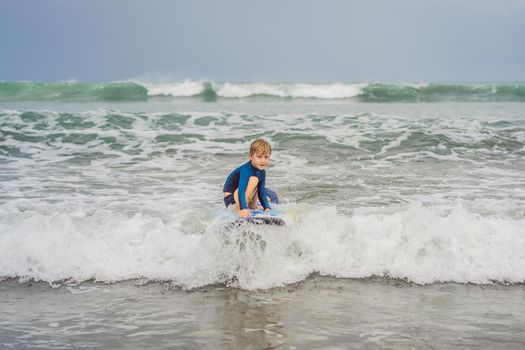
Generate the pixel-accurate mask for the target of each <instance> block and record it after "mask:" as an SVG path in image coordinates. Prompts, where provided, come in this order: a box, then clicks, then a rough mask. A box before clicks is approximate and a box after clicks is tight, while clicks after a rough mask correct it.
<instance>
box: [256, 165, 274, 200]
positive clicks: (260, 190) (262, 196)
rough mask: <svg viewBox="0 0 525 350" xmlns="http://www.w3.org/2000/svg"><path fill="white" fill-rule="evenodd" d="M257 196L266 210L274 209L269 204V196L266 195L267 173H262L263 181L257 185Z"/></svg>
mask: <svg viewBox="0 0 525 350" xmlns="http://www.w3.org/2000/svg"><path fill="white" fill-rule="evenodd" d="M257 195H258V196H259V202H261V204H262V206H263V207H264V209H272V208H271V207H270V205H269V204H268V196H267V195H266V171H263V172H262V173H261V179H260V180H259V184H258V185H257Z"/></svg>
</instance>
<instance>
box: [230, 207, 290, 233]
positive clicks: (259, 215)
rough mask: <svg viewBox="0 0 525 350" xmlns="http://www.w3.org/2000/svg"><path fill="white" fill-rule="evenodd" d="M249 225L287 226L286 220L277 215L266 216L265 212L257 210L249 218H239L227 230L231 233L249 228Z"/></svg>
mask: <svg viewBox="0 0 525 350" xmlns="http://www.w3.org/2000/svg"><path fill="white" fill-rule="evenodd" d="M249 225H257V226H261V225H269V226H285V225H286V223H285V222H284V220H283V219H282V218H281V217H279V216H278V215H276V214H266V213H265V212H263V211H260V210H257V211H252V212H251V215H250V216H249V217H247V218H241V217H238V218H236V219H235V220H233V221H232V222H230V223H228V224H226V226H225V227H224V229H225V230H227V231H230V230H232V229H235V228H238V227H242V226H249Z"/></svg>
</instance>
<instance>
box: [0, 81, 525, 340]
mask: <svg viewBox="0 0 525 350" xmlns="http://www.w3.org/2000/svg"><path fill="white" fill-rule="evenodd" d="M257 138H264V139H266V140H267V141H269V142H270V144H271V146H272V154H271V159H270V166H269V168H268V169H267V175H266V185H267V187H268V188H271V189H273V190H274V191H276V192H277V193H278V195H279V203H278V204H274V205H272V209H273V210H274V211H275V212H276V213H278V214H279V215H280V216H282V217H283V218H284V221H285V222H286V225H285V226H282V227H280V226H257V227H255V226H254V227H250V228H246V227H241V228H239V229H233V230H225V229H224V227H225V223H226V219H225V218H228V217H231V215H234V214H233V213H232V212H231V211H229V210H227V209H225V208H224V204H223V194H222V186H223V184H224V180H225V178H226V176H227V175H228V174H229V173H230V172H231V171H232V170H233V169H234V168H236V167H238V166H239V165H241V164H243V163H245V162H246V161H248V151H249V146H250V143H251V142H252V141H253V140H255V139H257ZM524 282H525V83H508V82H486V83H459V82H458V83H417V84H416V83H383V82H358V83H325V84H306V83H237V82H214V81H197V80H186V81H178V82H150V81H122V82H105V83H83V82H77V81H67V82H59V83H41V82H0V311H1V312H0V348H2V349H29V348H31V349H35V348H42V349H80V348H87V349H171V348H176V349H203V348H204V349H495V348H514V349H518V348H524V347H525V335H524V334H525V285H524Z"/></svg>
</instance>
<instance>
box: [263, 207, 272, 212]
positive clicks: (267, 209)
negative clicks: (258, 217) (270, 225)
mask: <svg viewBox="0 0 525 350" xmlns="http://www.w3.org/2000/svg"><path fill="white" fill-rule="evenodd" d="M264 211H265V212H266V211H272V209H270V208H266V209H264Z"/></svg>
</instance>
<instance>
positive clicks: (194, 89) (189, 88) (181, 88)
mask: <svg viewBox="0 0 525 350" xmlns="http://www.w3.org/2000/svg"><path fill="white" fill-rule="evenodd" d="M137 83H138V84H140V85H142V86H144V87H145V88H146V89H147V90H148V95H149V96H173V97H189V96H195V95H198V94H200V93H202V92H203V91H204V88H203V82H202V81H193V80H185V81H183V82H179V83H151V82H137Z"/></svg>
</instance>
